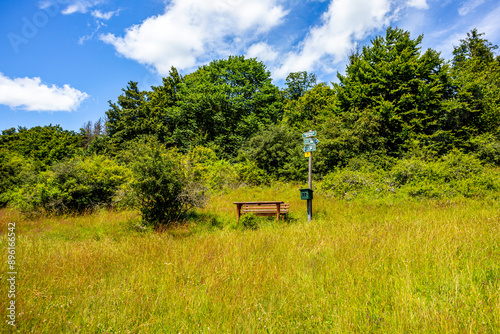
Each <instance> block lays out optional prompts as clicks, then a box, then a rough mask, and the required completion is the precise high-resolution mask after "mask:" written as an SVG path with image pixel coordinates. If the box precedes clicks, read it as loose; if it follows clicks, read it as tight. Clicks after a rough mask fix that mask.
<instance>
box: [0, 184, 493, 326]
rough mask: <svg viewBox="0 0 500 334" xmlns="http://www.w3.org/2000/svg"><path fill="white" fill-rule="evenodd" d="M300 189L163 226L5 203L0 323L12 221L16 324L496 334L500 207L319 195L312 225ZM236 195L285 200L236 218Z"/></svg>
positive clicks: (223, 201)
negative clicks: (286, 205) (272, 215)
mask: <svg viewBox="0 0 500 334" xmlns="http://www.w3.org/2000/svg"><path fill="white" fill-rule="evenodd" d="M298 188H299V187H298V186H296V185H285V184H280V185H273V186H271V187H268V188H265V189H238V190H234V191H230V192H228V193H226V194H223V195H218V196H214V197H213V198H212V199H211V201H210V203H209V205H208V206H207V207H206V208H205V209H204V210H199V211H198V216H194V217H193V218H192V219H193V221H191V222H190V223H189V224H185V225H182V226H178V227H176V228H173V229H171V230H167V231H164V232H162V233H154V232H151V231H146V232H141V231H139V229H136V228H134V227H133V226H134V224H136V223H137V222H139V221H140V217H139V216H138V214H137V213H136V212H128V211H125V212H113V211H100V212H97V213H94V214H91V215H85V216H79V217H71V216H67V217H45V218H36V219H32V220H30V219H27V218H23V217H22V216H20V215H19V214H18V213H17V212H15V211H9V210H6V209H4V210H2V211H0V231H1V242H0V245H1V246H2V247H1V249H2V252H3V253H4V255H2V256H1V257H0V258H4V260H2V276H4V278H3V279H2V282H3V283H2V285H1V289H0V295H1V296H2V297H1V298H0V309H1V311H0V316H1V317H2V321H4V320H6V319H7V318H6V308H7V302H8V298H7V283H6V281H5V275H4V273H6V272H7V271H8V270H7V266H6V262H7V261H6V258H7V254H6V245H7V238H6V233H7V224H8V223H9V222H11V221H15V222H16V236H17V245H16V250H17V256H18V258H17V264H16V265H17V267H18V275H17V282H16V283H17V296H16V299H17V302H18V304H17V311H18V315H17V319H16V322H17V331H18V332H20V333H70V332H71V333H75V332H76V333H304V332H306V333H346V332H358V333H369V332H379V333H412V332H413V333H464V332H473V333H498V332H500V210H499V208H500V206H499V205H498V204H496V203H494V202H487V201H479V200H455V201H452V202H442V201H441V202H439V201H431V200H425V201H418V200H414V201H406V202H405V201H403V200H398V201H396V202H392V203H391V202H390V201H389V200H385V201H378V202H369V201H365V202H345V201H337V200H333V199H328V198H323V197H321V196H319V195H318V196H316V195H315V199H314V210H315V211H314V213H315V216H314V218H315V219H314V220H313V221H312V222H311V223H307V222H306V212H305V210H306V208H305V201H301V200H300V199H299V198H300V196H299V191H298ZM244 200H284V201H287V202H290V203H291V219H290V220H289V221H288V222H285V223H283V222H280V223H276V222H275V221H273V220H272V219H269V220H263V223H262V226H261V228H259V229H258V230H241V229H231V228H229V225H230V223H231V222H232V221H234V220H235V217H236V214H235V206H234V205H233V204H232V202H233V201H244ZM211 220H217V221H219V222H222V224H219V226H221V225H225V227H223V226H221V227H222V228H215V227H210V226H208V225H210V223H209V221H211ZM1 329H2V331H4V332H7V331H8V330H9V326H8V325H3V326H2V328H1Z"/></svg>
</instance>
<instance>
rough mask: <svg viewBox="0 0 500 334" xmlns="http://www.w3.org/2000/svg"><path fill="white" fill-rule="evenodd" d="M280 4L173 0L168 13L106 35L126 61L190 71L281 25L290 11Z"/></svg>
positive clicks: (273, 0) (262, 0) (269, 1)
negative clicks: (241, 42) (120, 33)
mask: <svg viewBox="0 0 500 334" xmlns="http://www.w3.org/2000/svg"><path fill="white" fill-rule="evenodd" d="M278 1H279V0H254V1H244V0H173V1H172V2H171V3H170V4H169V5H168V6H167V7H166V9H165V13H163V14H162V15H158V16H153V17H150V18H148V19H146V20H145V21H144V22H142V23H141V24H138V25H134V26H132V27H130V28H128V29H127V30H126V31H125V35H124V36H123V37H117V36H115V35H113V34H107V35H101V40H102V41H104V42H105V43H108V44H111V45H113V46H114V47H115V49H116V51H117V52H118V53H120V54H122V55H123V56H125V57H127V58H130V59H134V60H136V61H138V62H140V63H142V64H146V65H148V66H152V67H153V68H155V69H156V71H157V72H158V73H160V74H165V75H166V74H167V73H168V71H169V70H170V67H171V66H175V67H177V68H179V69H189V68H192V67H194V66H196V65H199V64H200V63H201V62H204V61H206V60H207V59H205V57H207V56H212V57H213V56H214V54H215V55H217V56H219V55H222V54H224V55H225V54H226V53H227V50H228V49H231V52H230V53H234V51H235V50H234V48H235V43H236V44H237V41H238V40H244V41H245V43H248V41H251V40H253V39H255V37H256V36H258V35H259V34H262V33H265V32H267V31H269V30H270V29H271V28H273V27H275V26H277V25H278V24H280V23H281V21H282V19H283V17H284V16H285V15H286V14H287V12H286V11H285V10H284V9H283V8H282V6H280V5H278V4H277V2H278Z"/></svg>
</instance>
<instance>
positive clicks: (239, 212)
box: [236, 204, 241, 224]
mask: <svg viewBox="0 0 500 334" xmlns="http://www.w3.org/2000/svg"><path fill="white" fill-rule="evenodd" d="M240 215H241V204H236V224H238V222H239V221H240Z"/></svg>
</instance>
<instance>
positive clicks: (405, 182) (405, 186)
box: [319, 151, 500, 199]
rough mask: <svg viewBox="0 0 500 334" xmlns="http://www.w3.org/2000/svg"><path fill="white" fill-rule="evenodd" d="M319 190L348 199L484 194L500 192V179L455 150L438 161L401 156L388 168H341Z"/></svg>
mask: <svg viewBox="0 0 500 334" xmlns="http://www.w3.org/2000/svg"><path fill="white" fill-rule="evenodd" d="M319 190H320V191H321V192H323V193H326V194H328V195H330V196H334V197H337V198H344V199H352V198H354V197H356V196H359V195H363V196H368V197H373V196H374V195H376V196H386V195H393V194H396V195H399V196H410V197H425V198H452V197H457V196H464V197H484V196H487V195H488V194H490V195H491V194H493V195H495V194H496V196H498V195H500V194H498V192H499V191H500V178H499V177H498V176H497V173H495V171H493V170H491V169H490V168H489V167H485V166H483V165H482V163H481V161H480V160H479V159H478V158H477V157H475V156H474V155H470V154H464V153H462V152H460V151H452V152H450V153H449V154H447V155H446V156H444V157H443V158H441V159H439V160H437V161H432V160H431V161H426V160H424V159H421V158H416V157H412V158H406V159H400V160H398V161H397V162H396V163H394V164H393V165H392V166H390V167H389V168H387V169H386V170H382V169H368V168H363V169H360V170H357V169H353V168H349V167H347V168H344V169H338V170H335V171H333V172H331V173H329V174H328V175H327V176H326V177H325V178H324V179H323V181H322V182H321V183H320V184H319Z"/></svg>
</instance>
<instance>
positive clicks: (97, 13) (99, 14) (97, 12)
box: [91, 9, 121, 20]
mask: <svg viewBox="0 0 500 334" xmlns="http://www.w3.org/2000/svg"><path fill="white" fill-rule="evenodd" d="M120 11H121V9H118V10H113V11H109V12H104V13H103V12H101V11H100V10H93V11H92V13H91V14H92V16H93V17H95V18H96V19H101V20H109V19H110V18H112V17H113V16H115V15H116V16H117V15H118V14H119V13H120Z"/></svg>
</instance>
